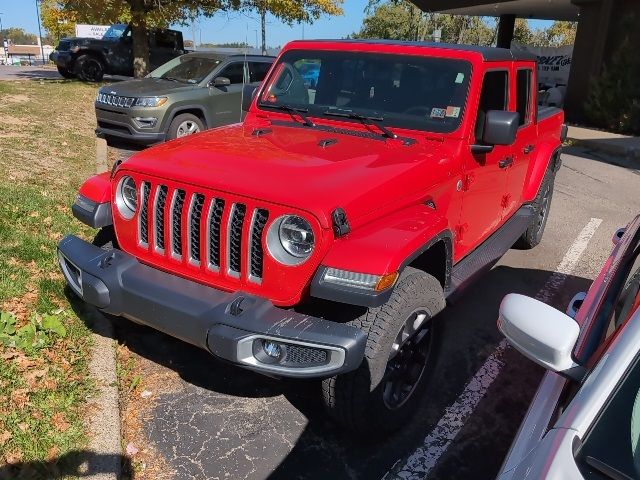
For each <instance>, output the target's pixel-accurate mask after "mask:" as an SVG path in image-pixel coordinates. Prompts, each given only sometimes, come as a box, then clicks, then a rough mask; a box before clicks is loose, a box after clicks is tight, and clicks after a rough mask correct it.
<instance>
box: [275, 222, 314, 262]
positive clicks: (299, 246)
mask: <svg viewBox="0 0 640 480" xmlns="http://www.w3.org/2000/svg"><path fill="white" fill-rule="evenodd" d="M314 245H315V236H314V234H313V229H312V228H311V225H310V224H309V222H307V221H306V220H305V219H304V218H302V217H298V216H297V215H284V216H282V217H279V218H277V219H276V220H275V221H274V222H273V223H272V224H271V226H270V227H269V231H268V232H267V248H268V249H269V253H270V254H271V256H272V257H273V258H275V259H276V260H277V261H278V262H280V263H283V264H285V265H290V266H293V265H299V264H301V263H303V262H304V261H306V260H307V259H308V258H309V257H310V256H311V254H312V253H313V247H314Z"/></svg>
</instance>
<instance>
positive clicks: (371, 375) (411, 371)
mask: <svg viewBox="0 0 640 480" xmlns="http://www.w3.org/2000/svg"><path fill="white" fill-rule="evenodd" d="M444 306H445V300H444V293H443V291H442V286H441V285H440V282H438V280H436V279H435V278H434V277H433V276H431V275H429V274H427V273H425V272H423V271H421V270H416V269H414V268H411V267H407V268H405V270H404V271H403V273H402V276H401V277H400V280H399V282H398V284H397V285H396V287H395V289H394V291H393V293H392V295H391V298H390V299H389V300H388V301H387V303H385V304H384V305H382V306H381V307H377V308H370V309H368V310H367V312H366V313H365V314H364V315H362V316H361V317H359V318H357V319H356V320H354V321H352V322H349V323H350V324H351V325H354V326H357V327H359V328H361V329H362V330H364V331H365V333H367V335H368V338H367V345H366V349H365V358H364V360H363V362H362V365H360V367H359V368H358V369H357V370H355V371H353V372H349V373H347V374H344V375H338V376H335V377H332V378H328V379H326V380H323V383H322V387H323V396H324V401H325V405H326V407H327V410H328V411H329V414H330V415H331V416H332V417H333V418H334V419H335V420H336V421H337V422H338V423H340V424H341V425H342V426H344V427H345V428H347V429H349V430H351V431H353V432H354V433H359V434H370V435H382V434H385V433H389V432H391V431H394V430H397V429H399V428H400V427H402V426H403V424H404V423H405V422H406V421H407V420H409V418H410V417H411V415H413V414H414V413H415V409H416V407H417V405H418V404H419V402H420V400H421V398H422V396H423V394H424V392H425V388H426V386H427V383H428V378H429V374H430V372H431V370H432V369H433V365H432V363H433V362H434V360H435V357H436V350H437V346H438V343H439V342H438V339H437V333H438V331H437V329H436V324H435V322H434V321H433V317H434V316H435V315H436V314H437V313H438V312H440V311H441V310H442V309H443V308H444Z"/></svg>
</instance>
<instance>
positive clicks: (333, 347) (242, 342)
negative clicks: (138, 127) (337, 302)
mask: <svg viewBox="0 0 640 480" xmlns="http://www.w3.org/2000/svg"><path fill="white" fill-rule="evenodd" d="M58 258H59V261H60V267H61V269H62V272H63V274H64V276H65V279H66V280H67V283H68V284H69V286H70V287H71V288H72V289H73V290H74V291H75V292H76V293H77V294H78V295H79V296H80V297H81V298H82V299H83V300H84V301H86V302H87V303H90V304H92V305H95V306H96V307H98V308H99V309H101V310H103V311H104V312H106V313H110V314H113V315H120V316H123V317H126V318H128V319H130V320H132V321H134V322H137V323H141V324H144V325H148V326H150V327H153V328H155V329H157V330H160V331H162V332H164V333H167V334H169V335H171V336H173V337H176V338H179V339H181V340H183V341H185V342H188V343H191V344H193V345H196V346H198V347H200V348H203V349H205V350H208V351H210V352H211V353H213V354H214V355H216V356H217V357H220V358H223V359H225V360H228V361H231V362H234V363H237V364H239V365H240V366H243V367H245V368H249V369H251V370H256V371H259V372H262V373H266V374H269V375H277V376H282V377H301V378H309V377H327V376H332V375H335V374H338V373H344V372H348V371H351V370H355V369H356V368H358V366H359V365H360V364H361V362H362V359H363V357H364V348H365V343H366V335H365V334H364V332H363V331H362V330H360V329H358V328H355V327H351V326H348V325H344V324H342V323H337V322H332V321H328V320H323V319H320V318H315V317H309V316H307V315H303V314H300V313H297V312H294V311H291V310H285V309H282V308H278V307H275V306H274V305H273V304H272V303H271V302H269V301H267V300H265V299H262V298H259V297H255V296H252V295H247V294H245V293H242V292H234V293H227V292H222V291H220V290H216V289H214V288H211V287H208V286H206V285H201V284H199V283H195V282H192V281H190V280H186V279H184V278H181V277H177V276H175V275H171V274H169V273H165V272H162V271H160V270H157V269H155V268H152V267H149V266H147V265H144V264H142V263H140V262H139V261H138V260H137V259H136V258H135V257H133V256H131V255H129V254H127V253H125V252H122V251H120V250H111V251H106V250H102V249H101V248H98V247H96V246H95V245H92V244H89V243H87V242H85V241H84V240H81V239H79V238H77V237H75V236H72V235H70V236H67V237H65V238H64V239H63V240H61V241H60V243H59V244H58ZM263 341H274V342H277V343H278V344H279V345H280V346H281V347H282V351H281V353H282V355H283V356H282V358H281V361H278V362H277V363H274V362H275V361H274V360H273V358H268V357H265V356H264V354H263V352H262V351H261V350H260V349H261V348H262V345H263V344H262V342H263ZM265 359H266V360H267V362H266V363H265V362H264V360H265Z"/></svg>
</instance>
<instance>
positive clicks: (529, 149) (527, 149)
mask: <svg viewBox="0 0 640 480" xmlns="http://www.w3.org/2000/svg"><path fill="white" fill-rule="evenodd" d="M535 148H536V147H535V145H527V146H526V147H524V149H523V150H522V151H523V152H524V153H525V154H526V153H531V152H533V151H534V150H535Z"/></svg>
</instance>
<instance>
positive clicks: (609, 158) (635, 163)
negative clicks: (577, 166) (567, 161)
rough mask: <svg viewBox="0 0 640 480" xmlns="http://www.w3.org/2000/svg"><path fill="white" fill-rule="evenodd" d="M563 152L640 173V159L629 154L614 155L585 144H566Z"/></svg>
mask: <svg viewBox="0 0 640 480" xmlns="http://www.w3.org/2000/svg"><path fill="white" fill-rule="evenodd" d="M562 153H565V154H567V155H573V156H576V157H580V158H584V159H587V160H593V161H596V162H602V163H606V164H608V165H615V166H616V167H622V168H626V169H629V170H631V171H633V172H634V173H638V174H640V160H638V159H632V158H630V157H629V156H623V155H613V154H610V153H605V152H601V151H598V150H597V149H593V150H592V149H590V148H588V147H587V146H586V145H585V146H564V147H562Z"/></svg>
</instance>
